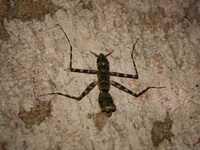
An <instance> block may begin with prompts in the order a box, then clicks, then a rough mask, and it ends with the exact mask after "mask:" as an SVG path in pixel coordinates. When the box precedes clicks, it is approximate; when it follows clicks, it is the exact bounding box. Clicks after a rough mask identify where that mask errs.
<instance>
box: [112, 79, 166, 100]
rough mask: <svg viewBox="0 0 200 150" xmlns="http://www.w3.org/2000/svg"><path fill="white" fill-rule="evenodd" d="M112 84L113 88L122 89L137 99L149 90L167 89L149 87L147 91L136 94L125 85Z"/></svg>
mask: <svg viewBox="0 0 200 150" xmlns="http://www.w3.org/2000/svg"><path fill="white" fill-rule="evenodd" d="M110 84H111V85H112V86H114V87H116V88H118V89H120V90H122V91H124V92H126V93H128V94H131V95H133V96H135V97H138V96H140V95H142V94H144V93H145V92H146V91H147V90H149V89H153V88H156V89H160V88H165V87H154V86H152V87H147V88H146V89H145V90H143V91H141V92H140V93H134V92H132V91H131V90H129V89H127V88H126V87H124V86H123V85H121V84H119V83H117V82H115V81H110Z"/></svg>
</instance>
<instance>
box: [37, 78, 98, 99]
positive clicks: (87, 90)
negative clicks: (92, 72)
mask: <svg viewBox="0 0 200 150" xmlns="http://www.w3.org/2000/svg"><path fill="white" fill-rule="evenodd" d="M96 85H97V81H94V82H92V83H90V85H89V86H88V87H87V88H86V89H85V90H84V91H83V93H82V94H81V95H80V96H78V97H75V96H71V95H68V94H63V93H49V94H44V95H40V96H46V95H61V96H65V97H69V98H72V99H75V100H78V101H80V100H81V99H82V98H83V97H84V96H85V95H87V94H88V93H89V92H90V91H91V90H92V89H93V88H94V87H95V86H96Z"/></svg>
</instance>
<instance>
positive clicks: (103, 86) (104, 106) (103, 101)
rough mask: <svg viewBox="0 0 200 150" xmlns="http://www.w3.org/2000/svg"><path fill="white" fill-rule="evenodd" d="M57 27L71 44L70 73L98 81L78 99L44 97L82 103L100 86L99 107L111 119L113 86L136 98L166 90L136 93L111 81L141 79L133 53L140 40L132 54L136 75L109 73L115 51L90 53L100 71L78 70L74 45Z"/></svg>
mask: <svg viewBox="0 0 200 150" xmlns="http://www.w3.org/2000/svg"><path fill="white" fill-rule="evenodd" d="M57 26H59V27H60V29H61V30H62V31H63V33H64V34H65V37H66V39H67V41H68V42H69V45H70V71H71V72H78V73H87V74H97V78H98V80H97V81H94V82H92V83H90V85H89V86H88V87H87V88H86V89H85V90H84V91H83V93H82V94H81V95H80V96H78V97H76V96H71V95H68V94H63V93H49V94H44V95H54V94H56V95H61V96H65V97H68V98H71V99H75V100H77V101H80V100H81V99H82V98H83V97H84V96H86V95H87V94H88V93H89V92H90V91H91V90H92V89H93V88H94V87H95V86H96V85H98V87H99V90H100V94H99V99H98V101H99V106H100V108H101V111H102V112H105V113H106V115H107V116H108V117H110V116H111V115H112V113H113V112H115V110H116V106H115V104H114V102H113V99H112V97H111V95H110V93H109V90H110V86H111V85H112V86H114V87H116V88H118V89H119V90H122V91H124V92H126V93H128V94H131V95H133V96H134V97H138V96H140V95H142V94H143V93H145V92H146V91H147V90H149V89H152V88H158V89H159V88H164V87H154V86H152V87H147V88H146V89H145V90H143V91H141V92H139V93H134V92H132V91H131V90H129V89H127V88H126V87H124V86H123V85H121V84H120V83H118V82H115V81H113V80H110V76H117V77H124V78H133V79H138V78H139V76H138V71H137V68H136V64H135V61H134V59H133V52H134V49H135V45H136V43H137V42H138V40H139V39H137V40H136V42H135V43H134V44H133V49H132V53H131V58H132V61H133V68H134V70H135V73H136V74H135V75H132V74H124V73H118V72H110V71H109V62H108V59H107V57H108V56H109V55H110V54H112V53H113V51H112V52H110V53H109V54H107V55H104V54H102V53H100V54H99V55H97V54H95V53H94V52H91V51H90V52H91V53H92V54H93V55H94V56H96V57H97V69H98V70H87V69H76V68H73V67H72V45H71V43H70V40H69V38H68V36H67V34H66V33H65V31H64V30H63V28H62V27H61V26H60V25H59V24H57ZM44 95H41V96H44Z"/></svg>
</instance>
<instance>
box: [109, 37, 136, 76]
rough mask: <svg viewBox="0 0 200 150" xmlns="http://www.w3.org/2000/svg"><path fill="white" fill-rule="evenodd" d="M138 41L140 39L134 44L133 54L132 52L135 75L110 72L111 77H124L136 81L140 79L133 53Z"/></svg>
mask: <svg viewBox="0 0 200 150" xmlns="http://www.w3.org/2000/svg"><path fill="white" fill-rule="evenodd" d="M138 40H139V39H137V40H136V42H135V43H134V44H133V49H132V52H131V58H132V61H133V67H134V70H135V75H132V74H124V73H118V72H110V75H111V76H117V77H124V78H134V79H138V78H139V76H138V71H137V67H136V64H135V61H134V59H133V51H134V50H135V45H136V44H137V42H138Z"/></svg>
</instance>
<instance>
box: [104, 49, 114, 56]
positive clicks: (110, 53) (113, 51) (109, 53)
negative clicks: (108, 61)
mask: <svg viewBox="0 0 200 150" xmlns="http://www.w3.org/2000/svg"><path fill="white" fill-rule="evenodd" d="M113 52H114V50H113V51H112V52H110V53H108V54H107V55H105V57H107V56H109V55H110V54H112V53H113Z"/></svg>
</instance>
